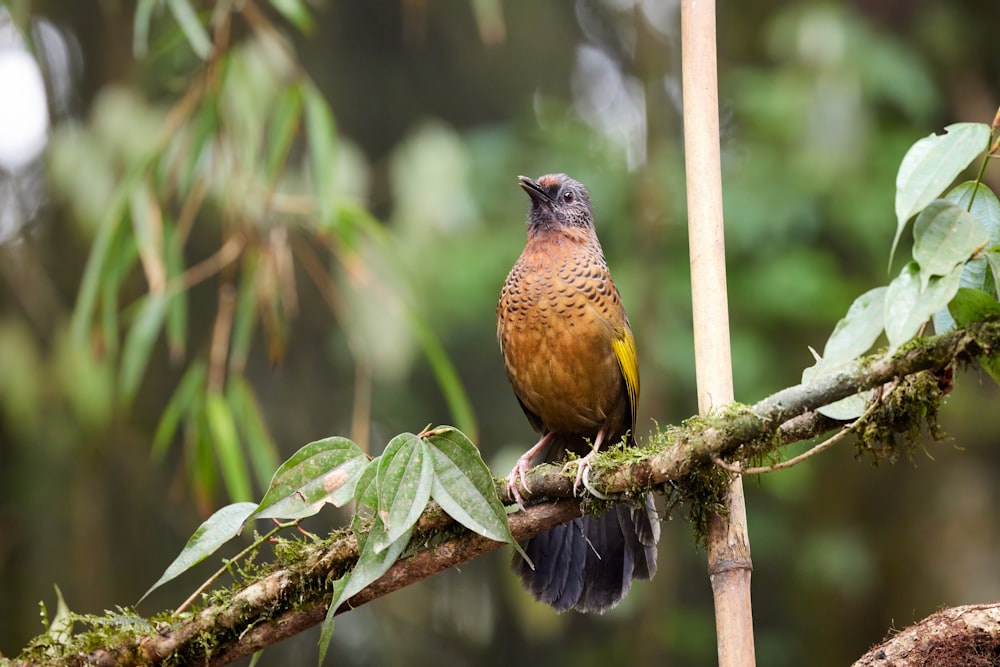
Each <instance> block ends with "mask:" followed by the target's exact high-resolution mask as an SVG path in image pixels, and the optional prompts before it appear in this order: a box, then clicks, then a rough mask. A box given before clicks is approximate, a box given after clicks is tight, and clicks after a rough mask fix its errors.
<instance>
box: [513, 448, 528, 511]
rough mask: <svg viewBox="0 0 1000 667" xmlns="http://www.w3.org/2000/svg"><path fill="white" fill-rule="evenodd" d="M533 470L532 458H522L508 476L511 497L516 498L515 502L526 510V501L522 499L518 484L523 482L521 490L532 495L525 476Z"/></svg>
mask: <svg viewBox="0 0 1000 667" xmlns="http://www.w3.org/2000/svg"><path fill="white" fill-rule="evenodd" d="M530 469H531V458H530V457H528V458H525V457H523V456H522V457H521V458H519V459H518V460H517V463H516V464H514V469H513V470H511V471H510V474H509V475H507V490H508V491H509V492H510V495H511V497H513V498H514V502H516V503H517V506H518V507H519V508H521V509H522V510H523V509H524V499H523V498H521V492H520V491H518V490H517V482H518V480H520V481H521V488H523V489H524V490H525V491H527V492H528V493H531V489H530V488H528V480H527V479H525V476H524V474H525V473H526V472H528V470H530Z"/></svg>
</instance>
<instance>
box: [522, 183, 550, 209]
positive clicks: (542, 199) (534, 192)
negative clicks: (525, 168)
mask: <svg viewBox="0 0 1000 667" xmlns="http://www.w3.org/2000/svg"><path fill="white" fill-rule="evenodd" d="M517 184H518V185H520V186H521V189H522V190H524V191H525V192H527V193H528V196H529V197H531V201H533V202H535V203H536V204H541V203H545V204H551V203H552V198H551V197H549V193H547V192H546V191H545V190H544V189H543V188H542V186H541V185H539V184H538V181H536V180H534V179H531V178H528V177H527V176H518V177H517Z"/></svg>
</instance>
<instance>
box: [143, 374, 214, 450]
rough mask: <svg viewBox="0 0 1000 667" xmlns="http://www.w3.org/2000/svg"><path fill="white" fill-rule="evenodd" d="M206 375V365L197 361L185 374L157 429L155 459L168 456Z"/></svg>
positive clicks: (154, 442)
mask: <svg viewBox="0 0 1000 667" xmlns="http://www.w3.org/2000/svg"><path fill="white" fill-rule="evenodd" d="M206 374H207V371H206V369H205V363H204V362H202V361H195V362H194V363H192V364H191V365H190V366H188V369H187V370H186V371H185V372H184V376H183V377H182V378H181V381H180V382H179V383H178V384H177V389H175V390H174V395H173V396H171V397H170V402H169V403H167V407H166V408H165V409H164V410H163V415H162V416H161V417H160V423H159V424H158V425H157V427H156V434H155V435H154V436H153V449H152V454H153V457H154V458H156V459H160V458H162V457H163V455H164V454H166V452H167V448H168V447H169V446H170V441H171V440H173V438H174V434H175V433H176V432H177V427H178V426H179V425H180V422H181V418H182V417H184V416H185V415H186V414H188V412H189V411H190V409H191V406H192V405H193V404H194V401H195V398H196V397H197V395H198V393H199V392H200V391H202V390H203V388H204V384H205V376H206Z"/></svg>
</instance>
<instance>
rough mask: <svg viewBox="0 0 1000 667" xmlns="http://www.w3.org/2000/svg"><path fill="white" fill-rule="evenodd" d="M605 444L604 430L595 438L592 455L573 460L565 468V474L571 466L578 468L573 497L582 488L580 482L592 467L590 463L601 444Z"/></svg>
mask: <svg viewBox="0 0 1000 667" xmlns="http://www.w3.org/2000/svg"><path fill="white" fill-rule="evenodd" d="M602 442H604V429H603V428H602V429H601V430H600V431H598V432H597V437H596V438H594V448H593V449H591V450H590V453H589V454H587V455H586V456H584V457H582V458H579V459H573V460H572V461H567V462H566V465H564V466H563V472H566V471H567V470H568V469H569V467H570V466H576V479H575V480H574V481H573V495H574V496H575V495H576V489H577V487H579V486H580V480H582V479H583V473H584V471H586V470H587V468H589V467H590V462H591V461H593V460H594V457H595V456H596V455H597V450H599V449H600V448H601V443H602Z"/></svg>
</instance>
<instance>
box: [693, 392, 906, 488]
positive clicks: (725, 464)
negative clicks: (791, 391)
mask: <svg viewBox="0 0 1000 667" xmlns="http://www.w3.org/2000/svg"><path fill="white" fill-rule="evenodd" d="M891 391H892V389H889V390H888V391H887V392H885V394H883V395H882V396H881V398H879V399H878V400H874V401H872V403H871V405H869V406H868V408H867V409H866V410H865V411H864V413H863V414H862V415H861V416H860V417H858V418H857V419H855V420H854V421H853V422H851V423H850V424H849V425H847V426H845V427H844V428H842V429H841V430H840V431H837V433H835V434H834V435H832V436H830V437H829V438H827V439H826V440H824V441H823V442H821V443H819V444H818V445H816V446H815V447H813V448H811V449H809V450H808V451H805V452H802V453H801V454H799V455H798V456H793V457H792V458H790V459H788V460H787V461H782V462H780V463H775V464H773V465H769V466H757V467H752V468H744V467H743V466H741V465H740V464H739V463H730V462H729V461H726V460H725V459H723V458H722V457H721V456H718V455H716V456H713V457H712V463H714V464H715V465H717V466H719V467H720V468H723V469H725V470H728V471H729V472H732V473H736V474H737V475H763V474H765V473H769V472H776V471H778V470H787V469H788V468H791V467H792V466H795V465H798V464H799V463H802V462H803V461H805V460H806V459H808V458H812V457H813V456H816V455H817V454H819V453H820V452H824V451H826V450H827V449H829V448H830V447H833V446H834V445H835V444H837V443H838V442H840V441H841V440H843V439H844V438H845V437H847V434H848V433H850V432H851V431H853V430H854V429H855V428H857V427H858V426H860V425H861V424H862V423H863V422H864V421H865V420H866V419H868V417H870V416H871V414H872V413H873V412H875V409H876V408H877V407H879V406H880V405H881V404H882V401H883V400H885V397H886V396H888V395H889V393H890V392H891Z"/></svg>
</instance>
